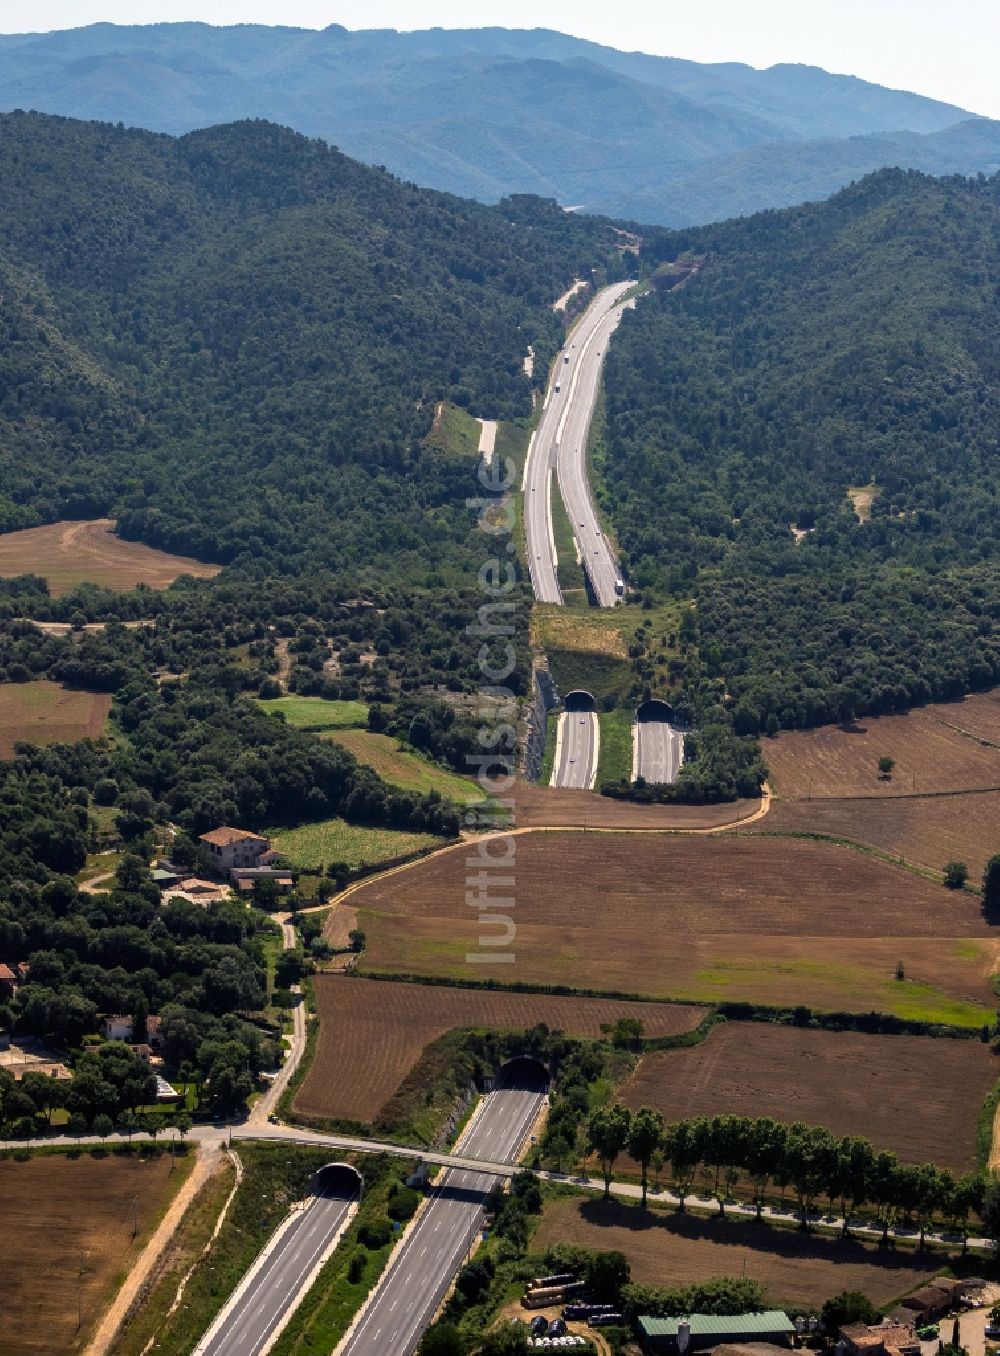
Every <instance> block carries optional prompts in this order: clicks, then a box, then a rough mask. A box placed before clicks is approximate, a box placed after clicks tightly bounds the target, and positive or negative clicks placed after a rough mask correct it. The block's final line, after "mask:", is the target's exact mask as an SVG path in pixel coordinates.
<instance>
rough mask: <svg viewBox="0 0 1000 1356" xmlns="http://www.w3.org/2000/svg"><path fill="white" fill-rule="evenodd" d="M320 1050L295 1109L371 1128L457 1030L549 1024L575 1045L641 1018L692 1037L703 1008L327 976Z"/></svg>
mask: <svg viewBox="0 0 1000 1356" xmlns="http://www.w3.org/2000/svg"><path fill="white" fill-rule="evenodd" d="M313 983H314V986H315V993H316V1003H317V1006H318V1009H319V1016H320V1028H319V1031H320V1034H319V1046H318V1048H317V1051H316V1057H315V1059H314V1060H313V1063H312V1066H311V1068H310V1070H309V1075H308V1077H307V1078H306V1080H305V1082H304V1083H303V1085H302V1088H301V1090H300V1091H299V1093H298V1095H297V1096H296V1098H295V1109H296V1111H299V1112H304V1113H306V1114H308V1115H313V1116H327V1117H331V1118H343V1119H345V1120H355V1121H364V1122H370V1121H373V1120H374V1119H375V1118H376V1116H377V1115H378V1113H379V1111H380V1110H381V1109H382V1107H383V1106H384V1105H385V1103H386V1102H387V1101H388V1100H389V1098H390V1097H392V1095H393V1094H394V1093H395V1092H396V1090H397V1088H398V1087H399V1085H400V1083H401V1082H402V1081H403V1079H404V1078H405V1077H406V1075H407V1074H408V1073H409V1072H410V1070H411V1069H412V1068H413V1067H414V1066H415V1065H416V1063H417V1061H418V1060H419V1058H420V1055H421V1052H422V1051H423V1050H424V1049H425V1048H426V1047H427V1046H428V1045H430V1043H431V1042H432V1041H435V1040H437V1039H438V1038H439V1037H440V1036H443V1035H444V1034H445V1033H446V1032H448V1031H453V1030H455V1029H456V1028H457V1027H487V1028H490V1029H491V1030H497V1031H521V1030H525V1029H527V1028H528V1027H532V1026H535V1025H537V1024H538V1023H539V1022H545V1023H546V1025H547V1026H549V1027H550V1028H552V1029H553V1030H561V1031H565V1032H567V1033H568V1034H570V1035H574V1036H599V1035H600V1034H601V1023H602V1022H613V1021H615V1020H616V1019H617V1018H618V1017H625V1016H630V1017H638V1018H639V1019H640V1021H641V1022H642V1024H643V1027H644V1029H645V1032H646V1034H647V1035H648V1036H671V1035H676V1034H678V1033H680V1032H682V1031H690V1030H691V1029H692V1028H693V1027H695V1026H697V1025H698V1022H699V1021H700V1020H701V1018H702V1016H703V1015H704V1013H703V1011H702V1009H700V1008H695V1007H687V1006H682V1005H680V1004H674V1003H627V1002H622V1001H618V1000H615V999H600V998H597V999H595V998H566V997H560V996H559V995H549V994H530V993H502V992H496V991H489V990H476V989H451V988H440V987H437V986H433V985H431V986H429V985H425V984H403V983H400V984H394V983H391V982H389V981H380V980H370V979H351V978H348V977H345V976H341V975H332V974H326V975H317V976H316V978H315V980H314V981H313Z"/></svg>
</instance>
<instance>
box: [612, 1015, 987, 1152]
mask: <svg viewBox="0 0 1000 1356" xmlns="http://www.w3.org/2000/svg"><path fill="white" fill-rule="evenodd" d="M998 1077H1000V1060H998V1059H997V1057H996V1056H995V1055H993V1054H992V1053H991V1051H990V1047H989V1046H988V1045H983V1044H982V1042H981V1041H977V1040H966V1041H949V1040H935V1039H934V1038H933V1037H929V1036H866V1035H863V1034H860V1033H858V1032H853V1031H809V1030H800V1029H799V1028H797V1027H787V1026H772V1025H764V1024H759V1023H752V1022H724V1023H722V1024H720V1025H719V1026H716V1027H713V1029H712V1030H711V1031H710V1032H709V1033H708V1036H707V1037H706V1038H705V1040H704V1041H702V1042H701V1044H699V1045H694V1046H690V1047H688V1048H686V1049H681V1050H663V1051H655V1052H653V1053H650V1054H648V1055H644V1056H643V1057H642V1059H641V1060H640V1062H639V1065H638V1067H637V1068H636V1070H635V1072H634V1073H633V1075H632V1077H631V1078H630V1079H629V1081H628V1082H627V1083H626V1084H625V1086H624V1087H623V1088H622V1090H621V1094H620V1095H621V1100H622V1101H623V1102H625V1103H626V1105H628V1106H630V1107H633V1108H635V1107H640V1106H653V1107H658V1108H659V1109H660V1110H661V1111H662V1112H663V1113H664V1114H665V1115H666V1116H667V1117H668V1118H669V1119H670V1120H683V1119H686V1118H688V1117H691V1116H715V1115H723V1114H725V1113H728V1112H732V1113H733V1114H735V1115H741V1116H772V1117H773V1118H774V1119H775V1120H779V1121H785V1122H789V1121H804V1122H805V1123H806V1124H807V1125H825V1126H827V1127H828V1128H829V1129H830V1130H832V1131H833V1133H834V1134H835V1135H837V1136H841V1135H848V1134H852V1135H864V1136H865V1138H866V1139H869V1140H871V1142H872V1143H873V1144H874V1145H875V1146H876V1147H877V1148H879V1149H894V1150H895V1151H896V1153H898V1154H899V1156H900V1158H902V1159H904V1160H906V1161H907V1162H911V1163H923V1162H934V1163H937V1164H938V1166H939V1167H945V1168H951V1169H953V1170H954V1171H956V1172H965V1171H967V1170H971V1169H973V1168H974V1167H975V1164H976V1123H977V1120H978V1117H979V1112H980V1110H981V1109H982V1105H983V1100H984V1098H985V1097H986V1094H987V1093H988V1092H989V1090H990V1089H991V1088H992V1087H993V1085H994V1083H995V1082H996V1080H997V1078H998Z"/></svg>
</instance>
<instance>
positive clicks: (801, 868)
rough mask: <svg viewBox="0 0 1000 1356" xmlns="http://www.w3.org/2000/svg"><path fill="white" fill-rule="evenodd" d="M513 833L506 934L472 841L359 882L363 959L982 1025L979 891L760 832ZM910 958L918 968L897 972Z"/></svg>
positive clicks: (987, 989)
mask: <svg viewBox="0 0 1000 1356" xmlns="http://www.w3.org/2000/svg"><path fill="white" fill-rule="evenodd" d="M763 822H764V823H766V822H767V821H763ZM510 842H512V843H514V844H515V856H514V859H513V862H512V863H511V864H510V866H509V867H507V868H504V869H502V870H497V871H495V872H491V873H489V876H490V878H491V879H496V878H498V877H503V876H510V877H512V878H513V880H514V886H513V889H512V890H511V889H510V888H508V887H507V886H505V885H503V884H501V883H498V884H497V885H496V887H495V888H494V890H493V891H491V894H492V895H493V896H494V897H499V898H501V899H502V898H503V897H505V896H507V895H510V894H511V893H512V894H513V897H514V899H515V901H516V902H515V904H514V906H513V907H512V908H505V907H503V906H502V905H501V906H500V907H499V909H498V913H500V914H509V915H510V917H511V918H512V919H513V920H514V928H515V932H514V934H513V937H512V938H511V940H510V941H509V944H507V945H505V946H503V947H499V948H497V947H495V946H490V945H489V939H496V938H497V937H498V936H501V935H502V934H503V933H507V935H508V936H509V935H510V929H509V927H505V926H504V925H503V924H501V923H500V922H496V921H495V922H492V923H491V922H490V921H489V920H488V918H486V917H484V918H480V917H479V916H478V915H477V914H476V913H475V912H474V910H473V909H471V908H470V907H469V904H468V903H467V902H466V890H467V888H474V882H473V886H472V887H470V886H469V885H468V884H467V881H468V879H469V878H471V877H474V875H475V873H476V871H477V870H479V869H480V868H481V863H480V862H479V860H478V857H477V849H476V847H475V845H472V844H470V845H468V846H467V847H466V848H462V849H459V850H457V851H454V852H448V853H442V854H441V855H440V856H438V857H435V858H430V859H428V860H427V861H426V862H423V863H420V864H419V865H417V866H415V867H413V868H411V869H410V870H407V871H405V872H402V873H399V874H397V875H394V876H388V877H386V878H384V879H382V880H373V881H371V882H368V883H366V884H365V885H363V886H362V887H361V888H360V889H359V890H356V891H354V892H353V893H352V895H351V897H350V901H349V902H350V906H351V907H352V908H356V909H357V910H358V922H359V925H360V927H361V928H362V929H363V930H364V931H365V933H366V935H367V950H366V953H365V956H364V958H363V967H367V968H369V969H372V970H380V971H382V970H395V971H397V972H401V973H417V974H427V975H449V976H454V977H456V978H460V979H461V978H466V979H471V978H475V979H477V980H478V979H481V978H482V976H483V975H484V974H485V973H487V972H488V969H489V968H488V967H487V965H486V964H484V963H483V962H481V961H476V960H469V959H468V957H469V956H470V955H473V956H474V955H476V954H479V955H482V954H493V953H495V952H496V951H497V950H500V951H504V952H505V953H506V954H511V955H513V961H511V962H506V963H504V964H502V965H501V964H495V965H493V966H492V968H491V969H489V973H492V974H494V975H496V976H497V977H498V978H500V979H502V980H503V981H505V982H511V981H518V980H519V981H531V982H536V983H537V982H541V983H555V984H566V985H571V986H575V987H577V988H593V989H610V990H616V991H618V992H624V993H640V994H649V995H651V996H657V997H658V996H661V995H662V996H671V997H675V998H682V999H685V1000H689V1001H695V1002H704V1001H713V1000H717V999H720V998H731V999H740V1000H754V1001H760V1002H769V1003H806V1004H808V1005H810V1006H811V1007H816V1008H835V1009H850V1010H852V1011H857V1010H862V1011H863V1010H868V1009H872V1008H876V1009H879V1010H881V1011H889V1012H895V1013H897V1014H898V1015H900V1016H907V1017H917V1016H919V1017H923V1018H925V1019H928V1020H945V1021H956V1022H965V1023H966V1024H970V1025H978V1024H979V1023H980V1022H981V1021H983V1020H984V1019H985V1017H986V1011H985V1008H986V1006H987V1005H992V1002H993V994H992V989H991V986H990V982H989V979H990V975H991V974H992V972H993V970H994V968H995V961H996V953H997V943H996V941H994V930H993V929H991V928H990V927H989V926H988V925H987V924H986V923H985V922H984V921H983V919H982V917H981V914H980V910H979V904H978V901H977V900H976V899H975V898H973V897H972V896H970V895H968V894H964V893H960V892H952V891H948V890H945V889H943V888H942V887H941V886H939V885H937V884H935V883H933V882H931V881H928V880H924V879H921V878H920V877H917V876H914V875H912V874H911V873H908V872H905V871H903V870H900V869H898V868H896V867H893V866H890V865H887V864H885V863H883V862H880V861H878V860H876V859H874V858H871V857H867V856H865V855H863V854H861V853H858V852H855V851H852V850H850V849H848V848H842V847H838V846H835V845H831V844H825V843H815V842H809V841H804V840H795V839H784V838H766V837H755V836H753V835H752V834H747V835H741V836H739V837H734V836H729V835H720V836H718V837H705V838H693V837H676V838H674V837H669V836H664V837H660V836H657V835H650V836H648V837H646V836H644V837H642V838H641V839H637V838H635V837H632V836H630V835H628V834H621V835H619V834H587V833H575V832H572V831H568V832H563V833H545V832H538V833H526V834H522V835H519V836H517V837H515V838H513V839H511V840H510ZM494 850H497V849H494ZM337 912H338V911H337V910H336V909H335V910H334V911H333V918H332V920H331V924H330V928H331V932H334V931H335V930H336V927H337ZM481 939H482V940H481ZM899 960H902V961H903V962H904V965H905V969H906V976H907V980H908V981H909V982H907V983H899V982H898V981H896V979H895V970H896V963H897V961H899ZM914 981H916V982H914ZM970 1004H979V1005H982V1006H980V1007H971V1006H970Z"/></svg>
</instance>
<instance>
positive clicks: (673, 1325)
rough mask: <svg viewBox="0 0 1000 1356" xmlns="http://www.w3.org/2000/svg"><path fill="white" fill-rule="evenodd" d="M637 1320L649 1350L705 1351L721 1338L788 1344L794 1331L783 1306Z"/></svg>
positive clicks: (718, 1343) (718, 1344)
mask: <svg viewBox="0 0 1000 1356" xmlns="http://www.w3.org/2000/svg"><path fill="white" fill-rule="evenodd" d="M638 1323H639V1331H640V1333H641V1334H642V1342H643V1346H644V1347H645V1349H646V1351H649V1352H661V1351H662V1352H670V1353H678V1352H681V1351H708V1350H710V1349H711V1348H712V1347H717V1346H720V1345H721V1344H722V1343H723V1342H772V1343H778V1344H781V1345H784V1346H787V1344H788V1339H789V1337H790V1336H791V1335H792V1333H793V1332H794V1331H795V1324H794V1323H793V1322H792V1320H791V1319H790V1318H789V1317H788V1315H787V1314H786V1313H785V1312H784V1310H783V1309H763V1310H761V1311H760V1312H758V1313H753V1314H689V1315H688V1316H687V1317H686V1318H651V1317H647V1316H646V1315H643V1317H641V1318H640V1319H639V1320H638ZM678 1333H680V1335H681V1341H680V1342H678ZM685 1339H686V1340H685Z"/></svg>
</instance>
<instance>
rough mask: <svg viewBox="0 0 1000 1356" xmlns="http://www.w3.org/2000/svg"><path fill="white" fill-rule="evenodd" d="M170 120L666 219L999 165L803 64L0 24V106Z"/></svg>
mask: <svg viewBox="0 0 1000 1356" xmlns="http://www.w3.org/2000/svg"><path fill="white" fill-rule="evenodd" d="M13 108H36V109H41V110H43V111H45V112H48V113H61V114H68V115H71V116H76V117H101V118H106V119H108V120H109V121H113V122H115V121H118V120H119V119H121V120H123V121H125V122H126V123H129V124H131V125H135V126H139V127H149V128H152V129H154V130H156V131H161V132H170V133H173V134H178V133H182V132H187V131H190V130H192V129H193V128H196V127H205V126H208V125H210V124H213V123H226V122H231V121H233V120H234V119H237V118H245V117H266V118H269V119H271V120H272V121H274V122H278V123H282V124H285V125H287V126H289V127H294V128H296V129H297V130H298V131H300V132H305V133H306V134H308V135H310V136H322V137H324V138H325V139H326V140H328V141H330V142H332V143H334V144H335V145H337V146H339V147H340V148H341V149H342V150H344V151H346V152H347V153H348V154H349V155H353V156H356V157H357V158H358V159H360V160H364V161H367V162H370V163H374V164H385V165H388V166H389V168H390V169H392V170H393V171H394V172H395V173H397V174H401V175H403V176H404V177H405V178H409V179H414V180H415V181H416V182H418V183H421V184H428V185H431V186H433V187H435V188H441V189H448V190H450V191H451V192H454V193H463V194H467V195H468V196H470V197H475V198H479V199H481V200H482V201H485V202H495V201H496V200H497V199H499V198H502V197H503V196H505V195H507V194H509V193H512V192H525V193H538V194H541V195H543V196H545V197H553V198H556V199H557V200H558V201H559V202H561V203H563V204H565V205H577V204H583V206H584V207H585V208H586V210H587V211H591V212H594V211H597V212H610V213H612V214H614V215H619V216H626V217H630V218H632V219H634V220H638V221H654V222H662V223H663V224H665V225H670V226H678V225H685V224H687V223H691V222H705V221H718V220H721V219H723V218H726V217H729V216H732V215H734V214H735V213H736V212H753V211H759V210H760V209H762V208H767V207H781V206H785V205H787V204H790V203H797V202H802V201H804V200H806V199H807V198H811V197H819V196H826V195H827V194H829V193H832V192H834V191H835V190H836V189H837V188H839V187H841V186H842V185H844V184H847V183H850V182H851V180H853V179H856V178H859V177H860V176H861V175H862V174H866V173H868V172H869V171H871V170H873V169H878V168H879V167H880V166H882V165H902V166H905V167H911V168H916V169H922V170H926V171H928V172H930V173H936V174H948V173H975V172H977V171H980V170H982V171H986V172H987V173H989V172H992V171H994V170H996V169H997V168H998V167H1000V123H997V122H995V121H991V120H988V119H985V118H984V119H975V118H973V117H972V115H970V114H969V113H967V112H965V111H964V110H962V109H960V108H956V107H954V106H952V105H948V104H944V103H940V102H938V101H937V100H934V99H928V98H923V97H922V96H920V95H917V94H911V93H908V92H906V91H905V90H894V89H886V88H883V87H882V86H879V85H873V84H871V83H869V82H867V81H864V80H859V79H856V78H854V77H851V76H845V75H834V74H831V73H830V72H829V71H824V70H821V69H819V68H817V67H814V66H804V65H788V64H782V65H777V66H772V67H770V68H769V69H767V70H755V69H754V68H753V67H751V66H746V65H741V64H740V63H738V62H723V63H715V64H703V63H700V62H695V61H683V60H679V59H677V58H673V57H662V56H649V55H646V54H644V53H642V52H621V51H617V50H615V49H614V48H612V47H605V46H602V45H601V44H599V43H595V42H586V41H584V40H582V39H580V38H574V37H571V36H570V35H568V34H565V33H557V32H553V31H551V30H547V29H542V28H538V29H532V30H517V29H505V28H479V29H475V28H472V29H457V30H448V29H440V28H436V29H430V30H428V31H426V32H405V33H400V32H395V31H394V30H392V29H379V30H371V31H367V32H365V31H361V32H349V31H348V30H347V29H346V28H343V27H341V26H340V25H339V24H331V25H330V26H329V27H328V28H326V29H324V30H322V31H320V32H317V31H315V30H312V29H302V28H290V27H265V26H263V25H256V24H239V25H235V26H231V27H213V26H210V25H208V24H200V23H171V24H150V25H145V26H117V25H114V24H106V23H105V24H92V25H90V26H89V27H86V28H78V29H70V30H67V31H65V32H55V33H31V34H27V33H18V34H6V35H0V109H13Z"/></svg>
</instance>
